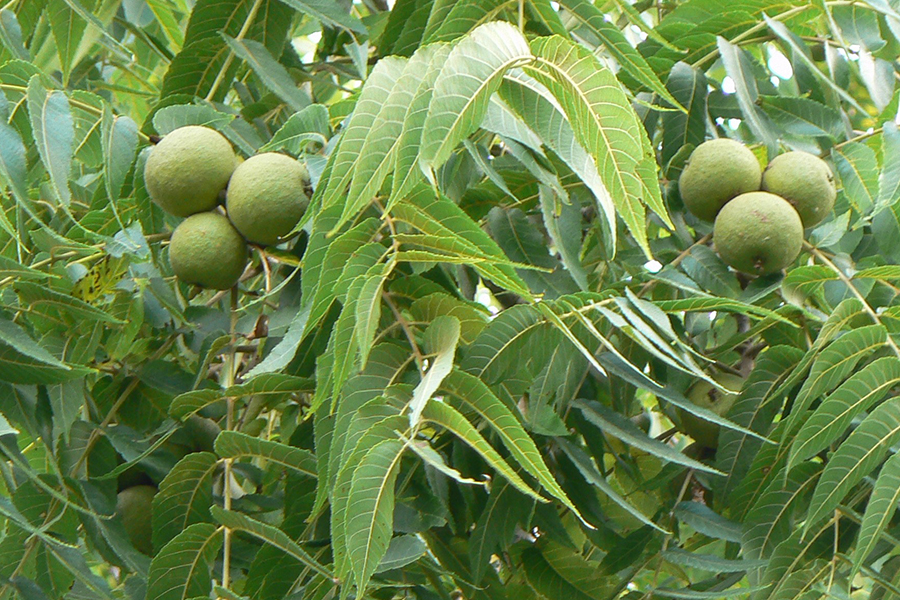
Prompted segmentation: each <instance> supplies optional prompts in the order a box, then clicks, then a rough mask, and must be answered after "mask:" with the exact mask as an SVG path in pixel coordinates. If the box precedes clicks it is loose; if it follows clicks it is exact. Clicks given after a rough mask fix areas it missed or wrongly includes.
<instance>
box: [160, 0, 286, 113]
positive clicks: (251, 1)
mask: <svg viewBox="0 0 900 600" xmlns="http://www.w3.org/2000/svg"><path fill="white" fill-rule="evenodd" d="M290 15H291V9H290V8H289V7H288V6H287V5H286V4H282V3H280V2H279V1H278V0H259V2H256V0H197V2H196V3H195V4H194V7H193V9H192V10H191V18H190V20H189V21H188V26H187V30H186V32H185V35H184V47H183V48H182V49H181V51H180V52H179V53H178V54H177V55H176V56H175V58H173V59H172V61H171V62H170V63H169V68H168V70H167V71H166V74H165V76H164V77H163V81H162V90H161V92H160V95H161V97H163V98H166V97H168V96H172V95H176V94H187V95H189V96H197V97H201V98H202V97H205V96H207V95H209V94H210V93H211V92H213V94H212V96H213V97H212V98H211V99H213V100H217V101H221V100H222V99H224V97H225V95H226V93H227V92H228V90H229V89H230V88H231V82H232V79H233V78H234V75H235V73H236V72H237V67H238V66H239V65H238V64H237V63H235V62H234V61H229V55H230V52H231V50H230V48H229V47H228V45H227V43H226V42H225V38H224V37H222V36H223V35H227V36H230V37H233V38H235V37H238V36H239V34H240V35H242V38H243V39H244V40H254V41H257V42H260V43H262V44H263V45H264V46H265V47H266V48H267V49H268V50H269V52H271V53H272V54H274V55H276V56H280V55H281V52H282V48H283V46H284V42H285V37H286V35H287V31H288V28H289V27H290V23H291V18H290ZM242 30H243V33H242ZM227 63H228V64H227ZM226 67H227V68H226ZM214 86H215V88H214Z"/></svg>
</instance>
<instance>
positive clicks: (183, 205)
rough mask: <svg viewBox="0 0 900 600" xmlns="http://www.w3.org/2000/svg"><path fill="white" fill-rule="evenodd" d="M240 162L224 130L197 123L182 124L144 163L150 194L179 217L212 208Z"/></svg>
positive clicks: (161, 205)
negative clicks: (225, 136) (223, 132)
mask: <svg viewBox="0 0 900 600" xmlns="http://www.w3.org/2000/svg"><path fill="white" fill-rule="evenodd" d="M236 166H237V157H236V156H235V155H234V150H233V149H232V147H231V144H230V143H229V142H228V140H226V139H225V138H224V137H223V136H222V134H220V133H219V132H217V131H214V130H212V129H210V128H209V127H201V126H198V125H188V126H186V127H179V128H178V129H175V130H174V131H172V132H171V133H169V134H168V135H166V136H165V137H164V138H163V139H162V141H160V142H159V143H158V144H157V145H156V146H154V147H153V150H151V152H150V156H149V157H148V158H147V163H146V164H145V166H144V184H145V185H146V186H147V192H148V193H149V194H150V198H151V199H152V200H153V201H154V202H156V203H157V204H158V205H159V206H160V207H162V209H163V210H165V211H166V212H168V213H170V214H172V215H175V216H176V217H187V216H190V215H193V214H196V213H199V212H204V211H207V210H212V209H213V208H215V207H216V205H217V204H218V203H219V194H220V193H221V192H222V190H224V189H225V186H226V185H228V179H229V178H230V177H231V174H232V173H233V172H234V169H235V167H236Z"/></svg>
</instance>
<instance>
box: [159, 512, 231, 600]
mask: <svg viewBox="0 0 900 600" xmlns="http://www.w3.org/2000/svg"><path fill="white" fill-rule="evenodd" d="M221 549H222V529H221V528H217V527H216V526H215V525H212V524H211V523H196V524H194V525H191V526H190V527H188V528H187V529H185V530H184V531H182V532H181V533H179V534H178V535H177V536H175V537H174V538H172V541H170V542H169V543H168V544H166V545H165V546H164V547H163V548H162V549H161V550H160V551H159V553H158V554H157V555H156V556H155V557H154V558H153V562H151V563H150V575H149V577H148V578H147V595H148V596H149V597H151V598H159V600H188V598H197V597H200V596H207V595H208V594H209V593H210V591H211V590H212V574H211V569H212V563H213V561H214V560H215V558H216V556H217V555H218V554H219V551H220V550H221Z"/></svg>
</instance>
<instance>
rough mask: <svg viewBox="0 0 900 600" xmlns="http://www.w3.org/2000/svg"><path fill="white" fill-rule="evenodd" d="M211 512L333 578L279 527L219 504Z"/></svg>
mask: <svg viewBox="0 0 900 600" xmlns="http://www.w3.org/2000/svg"><path fill="white" fill-rule="evenodd" d="M210 513H211V514H212V516H213V518H214V519H215V520H216V521H218V522H219V523H221V524H222V525H224V526H225V527H227V528H229V529H236V530H238V531H243V532H245V533H248V534H250V535H252V536H253V537H255V538H257V539H260V540H262V541H264V542H266V543H268V544H271V545H272V546H275V547H276V548H278V549H280V550H281V551H283V552H284V553H285V554H287V555H288V556H291V557H293V558H295V559H297V561H298V562H300V563H301V564H303V565H304V566H306V567H309V568H310V569H311V570H313V571H315V572H316V573H318V574H320V575H322V576H324V577H327V578H329V579H332V578H333V576H332V574H331V571H329V570H328V568H327V567H325V566H323V565H321V564H319V562H318V561H317V560H316V559H314V558H313V557H312V556H310V555H309V553H308V552H306V551H305V550H304V549H303V548H301V547H300V545H299V544H297V543H296V542H295V541H294V540H292V539H291V538H290V537H288V535H287V534H286V533H284V532H283V531H281V530H280V529H278V528H277V527H273V526H272V525H268V524H266V523H263V522H262V521H257V520H256V519H253V518H251V517H248V516H247V515H243V514H241V513H238V512H234V511H231V510H225V509H223V508H220V507H218V506H213V507H211V508H210ZM148 593H149V588H148Z"/></svg>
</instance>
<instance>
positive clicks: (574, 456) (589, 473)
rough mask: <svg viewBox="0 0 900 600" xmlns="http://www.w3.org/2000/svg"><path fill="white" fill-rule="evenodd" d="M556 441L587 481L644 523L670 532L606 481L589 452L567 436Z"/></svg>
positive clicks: (664, 531)
mask: <svg viewBox="0 0 900 600" xmlns="http://www.w3.org/2000/svg"><path fill="white" fill-rule="evenodd" d="M556 443H557V444H559V447H560V448H562V451H563V452H565V454H566V456H568V457H569V459H570V460H571V461H572V464H574V465H575V467H576V468H577V469H578V472H579V473H581V476H582V477H584V479H585V481H587V482H588V483H590V484H591V485H593V486H595V487H597V488H598V489H599V490H600V491H601V492H603V493H604V494H606V495H607V496H609V498H610V500H612V501H613V502H615V503H616V504H618V505H619V506H621V507H622V508H624V509H625V510H626V511H627V512H628V513H629V514H631V515H632V516H633V517H635V518H636V519H638V520H639V521H641V522H642V523H644V524H645V525H649V526H650V527H652V528H654V529H656V530H658V531H661V532H663V533H669V532H667V531H666V530H665V529H663V528H662V527H660V526H659V525H657V524H656V523H654V522H653V521H651V520H650V519H649V518H647V517H646V516H645V515H644V514H643V513H642V512H641V511H639V510H638V509H637V508H635V507H634V506H632V505H631V504H630V503H629V502H628V500H626V499H625V498H623V497H622V495H621V494H619V492H617V491H616V489H615V488H614V487H613V486H612V485H610V484H609V482H608V481H606V478H604V477H603V475H601V474H600V471H598V470H597V468H596V467H595V466H594V464H593V463H592V462H591V459H590V457H589V456H588V454H587V452H585V451H584V450H583V449H581V448H580V447H578V446H576V445H575V444H573V443H572V442H570V441H569V440H567V439H565V438H557V440H556Z"/></svg>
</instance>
